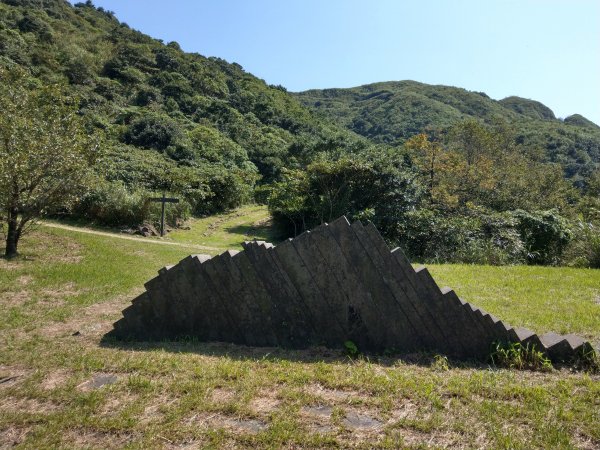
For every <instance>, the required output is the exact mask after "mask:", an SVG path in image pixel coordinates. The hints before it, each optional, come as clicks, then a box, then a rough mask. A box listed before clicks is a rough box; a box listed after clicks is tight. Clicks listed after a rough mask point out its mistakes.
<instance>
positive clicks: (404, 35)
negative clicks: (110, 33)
mask: <svg viewBox="0 0 600 450" xmlns="http://www.w3.org/2000/svg"><path fill="white" fill-rule="evenodd" d="M94 4H96V5H97V6H103V7H104V8H106V9H109V10H111V11H114V12H115V13H116V14H117V17H118V18H119V19H120V20H122V21H124V22H127V23H128V24H129V26H131V27H132V28H135V29H138V30H140V31H142V32H144V33H147V34H149V35H151V36H152V37H155V38H159V39H163V40H164V41H165V42H168V41H177V42H179V44H180V45H181V47H182V48H183V49H184V50H186V51H190V52H198V53H200V54H203V55H205V56H218V57H220V58H223V59H225V60H227V61H230V62H237V63H238V64H241V65H242V66H243V67H244V69H246V70H247V71H248V72H251V73H253V74H254V75H256V76H258V77H260V78H263V79H264V80H265V81H267V82H268V83H271V84H281V85H283V86H285V87H286V88H288V90H291V91H300V90H305V89H310V88H328V87H350V86H357V85H361V84H366V83H372V82H375V81H388V80H406V79H410V80H416V81H422V82H425V83H433V84H446V85H452V86H459V87H464V88H466V89H469V90H474V91H484V92H486V93H487V94H488V95H490V96H491V97H493V98H496V99H500V98H503V97H506V96H509V95H518V96H521V97H525V98H531V99H535V100H539V101H541V102H543V103H544V104H546V105H547V106H549V107H550V108H552V110H553V111H554V113H555V114H556V115H557V116H559V117H566V116H568V115H570V114H573V113H580V114H582V115H584V116H586V117H587V118H589V119H591V120H593V121H594V122H596V123H598V124H600V0H512V1H509V0H420V1H419V0H410V1H408V0H407V1H403V0H169V1H165V0H127V1H124V0H94Z"/></svg>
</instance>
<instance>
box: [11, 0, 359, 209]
mask: <svg viewBox="0 0 600 450" xmlns="http://www.w3.org/2000/svg"><path fill="white" fill-rule="evenodd" d="M15 66H18V67H21V68H24V69H25V70H26V71H27V73H29V74H30V75H31V76H32V78H33V82H34V83H40V82H41V83H60V84H65V85H67V88H66V93H67V94H68V95H73V96H76V97H77V98H79V100H80V105H81V112H82V114H83V115H84V116H85V117H86V118H88V119H89V121H90V122H91V124H92V126H93V127H95V128H98V129H102V130H104V133H105V135H106V140H105V142H104V147H105V159H104V164H103V165H102V168H101V171H102V174H103V175H104V176H105V177H106V179H107V180H108V182H111V183H115V185H112V186H110V187H109V188H106V189H105V190H104V191H103V192H101V193H99V194H98V195H99V196H101V197H102V196H106V195H107V194H106V192H115V191H119V189H118V186H116V184H119V186H121V185H122V183H124V184H125V187H126V189H128V190H129V192H131V191H132V190H134V189H137V190H141V192H143V191H153V190H161V189H163V188H165V187H166V188H167V189H176V188H177V183H180V184H183V185H184V186H185V190H186V198H187V199H188V201H189V203H190V204H191V206H192V207H193V208H194V210H195V212H197V213H206V212H213V211H218V210H223V209H226V208H229V207H233V206H236V205H239V204H240V203H242V202H243V201H245V199H247V198H248V196H249V195H250V194H251V191H252V187H253V185H254V183H255V182H256V181H257V179H258V178H259V177H262V179H263V181H269V180H272V179H274V178H276V177H277V176H278V174H279V172H280V170H281V168H282V167H294V166H298V165H300V164H302V161H303V160H304V159H306V158H310V155H311V154H312V153H313V152H318V151H320V149H322V148H330V147H340V148H352V147H355V146H358V147H361V146H364V145H365V144H364V143H363V142H361V141H362V139H361V138H360V137H358V136H356V135H355V134H354V133H351V132H348V131H346V130H344V129H343V128H341V127H339V126H337V125H335V124H332V123H329V122H327V121H325V120H323V119H320V118H318V117H316V115H315V114H314V113H313V112H311V111H310V110H309V109H308V108H306V107H304V106H303V105H301V104H300V102H299V101H298V100H297V99H296V98H295V97H293V96H291V95H289V94H288V93H287V92H286V90H285V88H283V87H281V86H270V85H267V84H266V83H265V82H264V81H263V80H261V79H258V78H257V77H255V76H253V75H251V74H249V73H247V72H245V71H244V70H243V68H242V67H241V66H240V65H238V64H235V63H228V62H226V61H224V60H222V59H219V58H206V57H204V56H201V55H199V54H191V53H185V52H183V51H182V50H181V49H180V47H179V45H178V44H177V43H176V42H170V43H167V44H165V43H163V42H162V41H160V40H156V39H153V38H151V37H149V36H147V35H145V34H142V33H140V32H138V31H135V30H133V29H131V28H130V27H129V26H127V24H125V23H121V22H119V21H118V20H117V19H116V18H115V16H114V15H113V13H112V12H110V11H105V10H104V9H102V8H95V7H94V6H93V5H92V3H91V2H87V3H77V4H75V5H74V6H71V5H70V4H69V3H67V2H66V1H64V0H43V1H38V0H36V1H33V0H2V1H0V67H3V68H11V67H12V68H14V67H15ZM179 187H180V186H179ZM122 190H123V189H121V191H122ZM180 190H181V189H180Z"/></svg>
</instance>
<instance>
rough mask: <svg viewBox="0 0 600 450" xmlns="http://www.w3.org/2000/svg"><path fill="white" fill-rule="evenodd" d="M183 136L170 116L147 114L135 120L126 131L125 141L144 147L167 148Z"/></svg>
mask: <svg viewBox="0 0 600 450" xmlns="http://www.w3.org/2000/svg"><path fill="white" fill-rule="evenodd" d="M181 136H182V132H181V130H180V128H179V126H178V125H177V123H176V122H175V121H174V120H173V119H171V118H170V117H168V116H164V115H159V114H147V115H144V116H142V117H140V118H138V119H136V120H134V121H133V122H132V123H131V125H129V128H128V129H127V131H126V132H125V135H124V136H123V139H124V141H125V143H127V144H132V145H136V146H138V147H144V148H154V149H156V150H165V149H166V148H167V147H169V146H172V145H175V144H176V142H177V141H178V140H179V139H180V137H181Z"/></svg>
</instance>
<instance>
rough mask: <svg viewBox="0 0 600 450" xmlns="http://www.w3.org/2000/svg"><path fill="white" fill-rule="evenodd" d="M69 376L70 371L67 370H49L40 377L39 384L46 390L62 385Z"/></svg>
mask: <svg viewBox="0 0 600 450" xmlns="http://www.w3.org/2000/svg"><path fill="white" fill-rule="evenodd" d="M69 378H71V372H69V371H67V370H62V369H58V370H56V371H54V372H50V373H49V374H47V375H46V376H44V378H43V379H42V382H41V383H40V386H41V387H42V389H44V390H46V391H51V390H52V389H56V388H60V387H62V386H64V385H65V384H66V383H67V381H68V380H69Z"/></svg>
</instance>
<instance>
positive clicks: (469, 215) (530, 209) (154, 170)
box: [0, 0, 600, 266]
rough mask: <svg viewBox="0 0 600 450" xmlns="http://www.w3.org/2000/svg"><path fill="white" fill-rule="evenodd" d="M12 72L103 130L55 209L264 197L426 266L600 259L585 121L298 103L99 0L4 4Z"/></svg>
mask: <svg viewBox="0 0 600 450" xmlns="http://www.w3.org/2000/svg"><path fill="white" fill-rule="evenodd" d="M0 66H2V67H3V68H4V69H6V70H9V71H11V70H15V67H18V68H20V69H24V70H25V71H27V73H28V74H29V77H30V80H29V84H30V85H32V86H35V85H36V84H37V85H38V86H42V85H59V86H61V90H62V91H63V92H65V95H68V96H69V97H73V98H78V99H79V112H80V114H81V116H82V118H83V119H84V120H83V122H85V123H86V126H87V127H88V131H89V132H90V133H92V132H93V133H95V134H100V135H102V136H103V141H102V142H103V145H102V152H101V154H100V155H99V159H98V163H97V164H96V166H95V172H96V179H95V180H93V181H92V182H91V183H89V184H88V187H87V189H86V190H84V191H82V192H81V193H80V195H79V196H78V201H76V202H74V203H72V204H69V205H62V207H61V208H56V209H55V210H54V211H49V212H53V213H55V214H57V213H61V214H69V215H71V216H74V217H81V218H84V219H87V220H92V221H95V222H97V223H101V224H106V225H113V226H118V225H134V224H137V223H140V222H142V221H144V220H148V219H150V220H152V219H153V218H156V209H157V208H156V204H151V203H148V201H147V200H148V198H149V197H150V196H154V193H156V192H160V191H169V192H170V193H172V194H174V195H177V196H179V197H181V198H183V199H184V201H183V202H182V203H180V204H179V205H178V206H177V207H173V208H169V212H170V217H169V220H170V221H171V222H177V221H178V220H179V219H183V218H185V217H187V216H189V215H190V214H193V215H206V214H213V213H216V212H220V211H224V210H228V209H230V208H233V207H236V206H239V205H240V204H244V203H247V202H249V201H252V200H253V199H254V200H257V201H259V202H264V203H267V204H268V205H269V208H270V210H271V212H272V214H273V216H274V218H275V221H276V222H277V223H278V224H279V225H281V226H282V228H283V229H285V230H287V232H288V233H289V234H294V233H299V232H301V231H302V230H304V229H306V228H308V227H311V226H314V225H316V224H317V223H320V222H322V221H327V220H330V219H332V218H334V217H336V216H338V215H340V214H346V215H347V216H348V217H349V218H350V219H367V220H372V221H373V222H374V223H375V224H376V225H377V226H378V227H379V228H380V229H381V230H382V232H383V233H384V235H385V237H386V238H387V239H388V240H389V242H390V243H391V244H393V245H394V244H400V245H402V246H403V247H404V248H405V249H406V250H407V252H408V253H409V254H410V256H411V257H413V258H419V259H422V260H440V261H448V260H451V261H467V262H480V263H494V264H501V263H525V262H526V263H536V264H562V263H568V264H575V265H584V266H598V265H600V256H599V255H600V237H599V233H598V226H600V222H599V221H600V217H599V216H600V213H599V211H600V200H599V199H598V197H599V194H600V174H599V173H600V172H599V169H598V166H599V163H600V127H598V126H597V125H595V124H593V123H592V122H590V121H588V120H587V119H585V118H584V117H582V116H579V115H574V116H571V117H568V118H566V119H565V120H564V121H562V120H558V119H556V118H555V117H554V114H553V113H552V111H551V110H549V109H548V108H547V107H545V106H544V105H542V104H540V103H538V102H534V101H531V100H525V99H521V98H517V97H509V98H507V99H504V100H502V101H500V102H497V101H494V100H491V99H490V98H489V97H487V96H486V95H485V94H483V93H473V92H468V91H465V90H463V89H458V88H451V87H443V86H429V85H425V84H420V83H416V82H394V83H377V84H374V85H369V86H362V87H360V88H354V89H328V90H325V91H308V92H305V93H301V94H290V93H288V92H286V90H285V88H283V87H281V86H269V85H267V84H266V83H265V82H264V81H262V80H260V79H258V78H256V77H254V76H252V75H251V74H248V73H246V72H245V71H244V70H243V69H242V68H241V67H240V66H239V65H238V64H235V63H227V62H226V61H223V60H221V59H218V58H205V57H203V56H201V55H198V54H189V53H184V52H183V51H182V50H181V49H180V48H179V45H178V44H177V43H175V42H171V43H168V44H165V43H163V42H161V41H159V40H155V39H152V38H150V37H148V36H146V35H144V34H142V33H140V32H138V31H135V30H132V29H130V28H129V27H128V26H127V25H126V24H124V23H120V22H119V21H118V20H117V19H116V18H115V17H114V15H113V14H112V13H111V12H109V11H105V10H103V9H102V8H96V7H94V6H93V4H92V3H91V2H89V1H88V2H87V3H78V4H76V5H75V6H71V5H69V4H68V3H67V2H65V1H63V0H43V1H38V0H36V1H33V0H2V1H0Z"/></svg>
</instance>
